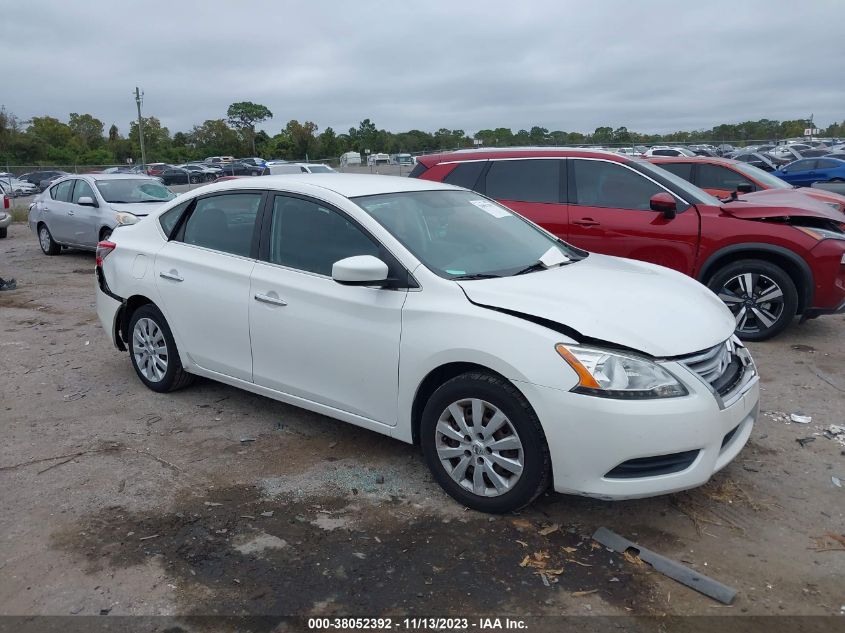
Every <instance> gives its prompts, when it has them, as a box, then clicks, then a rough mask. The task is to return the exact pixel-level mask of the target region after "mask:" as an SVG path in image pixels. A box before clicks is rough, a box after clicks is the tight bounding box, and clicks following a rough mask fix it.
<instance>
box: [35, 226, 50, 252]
mask: <svg viewBox="0 0 845 633" xmlns="http://www.w3.org/2000/svg"><path fill="white" fill-rule="evenodd" d="M38 241H39V242H41V250H42V251H44V252H45V253H46V252H47V251H49V250H50V232H49V231H48V230H47V227H46V226H42V227H41V230H40V231H38Z"/></svg>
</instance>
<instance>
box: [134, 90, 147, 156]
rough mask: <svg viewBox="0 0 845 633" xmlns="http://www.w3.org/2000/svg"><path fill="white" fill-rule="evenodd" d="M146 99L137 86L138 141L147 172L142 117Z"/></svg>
mask: <svg viewBox="0 0 845 633" xmlns="http://www.w3.org/2000/svg"><path fill="white" fill-rule="evenodd" d="M143 99H144V93H143V92H141V91H140V90H138V86H135V103H136V104H137V106H138V140H139V142H140V143H141V165H142V167H143V169H144V171H146V169H147V152H146V151H145V150H144V118H143V117H142V116H141V101H143Z"/></svg>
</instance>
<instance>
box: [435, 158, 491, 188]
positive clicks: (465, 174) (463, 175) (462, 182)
mask: <svg viewBox="0 0 845 633" xmlns="http://www.w3.org/2000/svg"><path fill="white" fill-rule="evenodd" d="M486 164H487V161H473V162H469V163H458V164H457V165H456V166H455V168H454V169H453V170H452V171H450V172H449V173H448V174H447V175H446V177H445V178H444V179H443V182H445V183H448V184H450V185H455V186H456V187H465V188H466V189H475V190H478V189H479V187H476V185H477V184H478V178H479V176H481V172H482V171H484V165H486Z"/></svg>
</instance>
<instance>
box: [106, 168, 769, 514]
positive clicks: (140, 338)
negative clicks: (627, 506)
mask: <svg viewBox="0 0 845 633" xmlns="http://www.w3.org/2000/svg"><path fill="white" fill-rule="evenodd" d="M503 154H504V155H503V156H497V157H492V156H490V155H477V156H469V157H466V159H465V158H464V157H462V156H460V155H457V156H456V155H454V154H453V155H451V156H445V157H441V158H442V159H443V161H442V162H436V163H435V162H431V161H430V162H429V164H428V165H426V166H425V170H424V171H425V173H419V174H417V175H423V176H426V175H427V176H436V175H440V176H443V179H446V180H448V179H449V178H448V177H449V175H450V174H453V173H454V172H459V173H460V178H458V179H459V180H461V181H462V183H468V184H474V183H475V182H481V183H482V184H481V188H482V189H483V190H486V191H487V194H488V196H494V197H495V196H497V195H502V194H504V193H505V191H506V190H509V191H510V193H508V195H507V196H506V197H508V198H514V197H515V198H516V199H520V198H523V199H526V198H527V199H530V200H533V201H534V202H526V203H514V204H515V206H520V210H521V211H522V212H525V211H526V210H530V208H532V205H534V207H540V206H543V205H544V204H545V205H546V206H547V207H549V213H551V214H560V213H561V200H560V197H559V195H560V193H561V192H566V191H567V186H566V185H565V184H563V183H567V182H568V174H573V177H574V181H573V189H572V192H573V193H575V190H576V189H575V188H576V187H577V192H578V196H581V198H579V199H581V200H583V201H589V202H590V203H591V204H593V205H594V206H593V209H599V208H600V207H601V204H602V199H601V196H620V195H624V191H630V193H629V194H628V195H630V196H634V197H636V198H637V202H636V204H637V205H638V208H639V206H641V205H642V204H643V203H642V201H641V200H640V199H639V196H645V202H644V204H645V209H646V210H644V211H635V212H634V213H632V214H630V215H635V214H637V213H641V214H642V216H643V218H647V219H648V220H647V221H649V222H652V223H655V224H662V225H664V226H667V227H670V228H669V231H670V232H671V233H673V234H675V236H676V237H675V242H676V245H675V246H674V247H666V248H664V250H665V251H667V252H669V251H673V250H677V251H684V252H686V251H688V250H689V249H690V248H691V245H689V244H686V242H687V241H688V238H687V237H686V233H687V231H691V230H692V226H693V225H694V224H696V223H697V219H696V218H697V217H698V214H699V213H700V211H699V209H698V207H699V205H702V206H706V205H708V204H711V199H710V198H709V196H708V195H707V194H705V193H704V192H701V191H700V190H698V189H696V188H695V187H694V186H693V185H690V184H688V183H685V182H684V181H682V180H681V179H679V178H677V177H675V176H672V175H671V174H668V172H664V171H663V170H661V169H660V168H658V167H655V166H653V165H650V164H649V163H646V162H644V161H636V163H634V162H631V163H628V162H623V161H630V159H624V158H622V157H620V156H618V155H612V154H608V155H607V156H615V157H616V158H615V159H610V158H607V157H606V156H605V155H596V154H595V153H592V154H587V153H584V154H583V155H582V156H580V157H578V158H576V156H575V155H574V154H573V155H569V156H568V157H562V156H560V155H559V154H554V155H551V156H549V157H547V159H543V160H522V158H524V157H525V156H524V155H522V154H519V153H513V152H511V153H509V154H510V155H507V154H508V153H507V152H503ZM514 159H516V160H514ZM570 162H571V164H567V163H570ZM418 167H420V165H418ZM617 168H618V169H620V170H622V172H619V173H622V174H623V175H622V176H621V178H622V179H623V182H614V181H613V177H614V176H617V175H618V174H617V173H616V172H615V171H614V170H615V169H617ZM508 172H510V173H508ZM628 172H630V175H629V174H628ZM473 174H475V175H474V176H473ZM606 177H607V178H606ZM640 177H641V178H642V181H639V180H637V179H636V178H640ZM561 178H562V179H561ZM438 179H440V178H429V179H413V178H398V177H391V176H376V175H349V174H313V175H312V174H308V175H306V174H300V175H287V176H278V177H275V176H271V177H266V178H256V179H246V178H245V179H238V180H232V181H229V182H223V183H219V184H214V185H210V186H208V187H204V188H202V189H198V190H195V191H193V192H190V193H187V194H184V195H182V196H180V197H179V198H178V199H176V200H173V201H172V202H169V203H165V204H164V205H163V206H162V207H161V208H160V209H158V210H157V211H155V212H153V213H152V215H151V217H148V218H146V219H143V220H141V221H138V222H136V223H134V224H126V225H123V226H120V227H119V228H117V229H116V230H115V231H114V233H113V234H112V235H111V238H110V239H109V240H104V241H101V242H100V243H99V244H98V247H97V258H96V262H97V263H96V276H97V282H98V283H97V290H96V295H97V299H96V303H97V312H98V315H99V318H100V322H101V324H102V326H103V328H104V329H105V331H106V332H107V334H108V336H109V338H110V340H111V341H112V342H113V343H114V345H115V346H116V347H117V348H118V349H119V350H123V351H127V352H128V357H129V361H130V363H131V365H132V367H133V368H134V370H135V372H136V374H137V376H138V378H139V380H140V381H141V382H142V383H143V384H144V385H146V386H147V387H149V388H150V389H152V390H154V391H157V392H168V391H172V390H174V389H179V388H183V387H186V386H187V385H189V384H190V383H191V382H192V379H193V378H194V377H195V376H204V377H207V378H209V379H212V380H217V381H220V382H223V383H226V384H229V385H232V386H235V387H238V388H241V389H245V390H247V391H250V392H253V393H257V394H261V395H264V396H267V397H270V398H274V399H277V400H280V401H283V402H287V403H290V404H293V405H296V406H299V407H303V408H305V409H309V410H311V411H315V412H318V413H322V414H324V415H328V416H331V417H335V418H337V419H340V420H343V421H346V422H349V423H352V424H355V425H358V426H361V427H364V428H366V429H370V430H373V431H375V432H378V433H383V434H386V435H389V436H391V437H394V438H397V439H399V440H402V441H405V442H413V443H417V444H419V445H420V446H421V447H422V451H423V454H424V456H425V460H426V462H427V464H428V466H429V468H430V469H431V472H432V474H433V476H434V478H435V479H436V481H438V482H439V483H440V485H441V486H442V487H443V488H444V489H445V490H446V492H448V493H449V494H450V495H452V496H453V497H454V498H455V499H457V500H458V502H459V503H460V504H461V505H464V506H468V507H471V508H474V509H476V510H481V511H486V512H507V511H511V510H516V509H518V508H520V507H522V506H525V505H526V504H528V503H530V502H531V501H532V500H533V499H534V498H536V497H537V496H538V495H540V494H541V493H542V492H544V491H545V490H546V489H547V488H548V487H549V486H550V485H551V486H552V487H553V488H554V489H555V490H556V491H559V492H564V493H573V494H579V495H587V496H591V497H598V498H601V499H624V498H634V497H643V496H649V495H655V494H662V493H668V492H674V491H677V490H683V489H686V488H690V487H694V486H698V485H701V484H703V483H704V482H706V481H707V480H708V479H709V478H710V477H711V476H712V475H713V473H715V472H717V471H718V470H720V469H722V468H724V467H725V466H726V465H727V464H728V463H730V462H731V461H732V460H733V459H734V458H735V457H736V456H737V455H738V453H739V452H740V451H741V449H742V447H743V446H744V445H745V443H746V442H747V440H748V438H749V435H750V434H751V430H752V427H753V425H754V422H755V420H756V418H757V416H758V413H759V405H758V400H759V377H758V373H757V369H756V367H755V365H754V362H753V361H752V359H751V356H750V354H749V353H748V351H747V350H746V349H745V347H744V346H743V344H742V343H741V342H740V340H738V339H737V338H736V337H735V336H734V334H733V333H734V329H735V328H736V326H737V323H736V321H735V319H734V317H733V316H732V314H731V312H730V311H729V310H728V309H727V308H726V307H725V305H724V304H723V303H722V302H721V301H719V300H718V298H717V297H716V296H715V295H714V294H712V293H710V292H708V291H707V290H706V289H704V288H703V287H702V286H701V285H700V284H698V283H697V282H695V281H694V280H693V279H691V278H689V277H688V276H685V275H681V274H679V273H677V272H674V271H671V270H669V269H667V268H665V267H663V266H656V265H653V264H649V263H644V262H637V261H633V260H631V259H620V258H615V257H607V256H604V255H600V254H596V253H590V252H587V251H585V250H582V249H580V248H577V247H575V246H570V245H569V244H567V243H565V242H564V241H562V240H560V239H558V237H556V236H555V235H553V234H551V233H549V232H547V231H545V230H542V229H541V228H539V227H538V226H537V225H535V224H534V223H532V222H529V221H527V220H526V219H525V218H524V217H522V216H520V215H518V214H516V213H514V212H513V211H511V210H510V209H508V208H506V207H505V206H502V205H500V204H498V203H497V202H495V201H494V200H491V199H490V198H489V197H486V196H484V195H482V194H479V193H476V192H474V191H468V190H466V189H462V188H458V187H455V186H451V185H448V184H442V183H439V182H434V180H438ZM604 180H607V182H608V183H609V184H605V183H604V182H603V181H604ZM562 184H563V186H561V185H562ZM618 185H622V186H623V187H622V189H620V188H619V187H618ZM654 185H657V187H658V189H659V190H660V191H659V193H657V194H654V195H651V190H652V189H653V188H654ZM608 186H609V187H610V188H611V189H612V191H610V190H608ZM532 192H533V193H532ZM670 192H671V193H670ZM565 195H566V194H565ZM649 196H651V197H649ZM681 196H682V197H683V200H684V201H687V202H682V201H681V199H680V198H681ZM549 197H552V198H554V202H553V203H552V204H548V202H549V201H548V200H546V198H549ZM616 199H618V198H616ZM616 199H615V200H616ZM608 200H609V199H605V201H608ZM509 204H510V203H509ZM563 204H564V206H565V202H564V203H563ZM649 204H651V205H652V206H655V207H657V209H658V210H657V211H656V212H650V211H648V210H647V209H648V208H649V207H648V205H649ZM717 204H718V203H717V201H716V202H715V203H713V205H714V206H716V205H717ZM608 210H609V209H608ZM592 212H593V211H592V210H591V211H590V213H592ZM527 215H529V216H530V215H531V213H528V214H527ZM549 217H551V216H549ZM584 224H586V222H585V223H584ZM673 226H674V227H677V228H676V229H675V228H671V227H673ZM655 241H656V240H643V241H642V244H643V246H644V247H646V248H650V249H651V248H654V242H655ZM139 262H141V263H140V264H139ZM761 283H762V282H761ZM764 291H765V292H766V293H770V292H771V289H764ZM761 301H762V299H761ZM200 315H201V318H199V317H200Z"/></svg>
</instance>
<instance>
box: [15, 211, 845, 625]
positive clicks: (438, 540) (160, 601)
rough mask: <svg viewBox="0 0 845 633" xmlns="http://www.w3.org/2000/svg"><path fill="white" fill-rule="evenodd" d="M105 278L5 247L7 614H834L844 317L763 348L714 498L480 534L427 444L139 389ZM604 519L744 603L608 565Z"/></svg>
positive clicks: (207, 391) (579, 514) (25, 240)
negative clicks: (737, 439)
mask: <svg viewBox="0 0 845 633" xmlns="http://www.w3.org/2000/svg"><path fill="white" fill-rule="evenodd" d="M93 265H94V262H93V256H92V255H91V254H90V253H82V252H70V251H67V252H64V253H63V254H62V255H61V256H58V257H45V256H44V255H42V254H41V252H40V250H39V248H38V245H37V242H36V239H35V238H34V236H33V235H32V234H30V232H29V231H28V230H27V228H26V226H25V225H20V224H18V225H13V226H12V227H11V230H10V236H9V238H8V239H5V240H0V276H3V277H16V278H17V280H18V290H16V291H11V292H3V293H0V315H2V316H0V419H2V439H3V441H2V445H0V508H2V511H0V614H6V615H8V614H18V615H31V614H55V615H66V614H98V613H100V612H101V610H105V611H103V612H104V613H110V614H112V615H120V614H171V615H174V614H175V615H189V614H210V613H226V614H239V613H248V614H299V615H303V614H359V615H368V616H374V615H379V614H394V615H398V614H407V613H412V614H418V615H432V614H440V615H446V614H489V613H491V612H492V613H493V614H495V615H502V614H512V615H527V614H561V613H562V614H578V615H582V614H583V615H586V614H593V615H597V614H610V615H614V614H636V615H662V614H669V615H671V614H698V615H714V614H719V615H728V614H740V613H742V614H746V613H747V614H765V615H772V614H777V615H809V614H814V615H834V614H839V613H840V610H841V609H843V605H845V595H843V594H845V592H843V584H842V579H843V577H845V551H842V549H843V548H844V547H845V545H843V541H842V539H843V537H842V536H841V535H842V534H843V533H845V524H843V509H845V488H840V487H837V486H836V485H835V483H834V482H835V481H836V478H839V479H841V480H842V481H845V445H843V440H842V437H841V436H840V437H839V438H838V439H837V438H833V439H828V438H827V437H825V436H824V435H823V432H824V430H825V429H826V428H828V427H829V425H831V424H845V375H843V371H842V368H843V366H845V364H843V362H844V361H845V343H843V341H845V337H843V334H845V317H843V316H841V315H840V316H831V317H825V318H821V319H817V320H815V321H811V322H808V323H806V324H804V325H801V326H799V325H797V324H796V325H794V326H793V327H791V328H790V329H789V330H788V331H787V332H786V333H785V335H783V336H781V337H780V338H778V339H777V340H775V341H771V342H767V343H761V344H752V345H751V346H750V347H751V349H752V351H753V353H754V356H755V359H756V360H757V362H758V365H759V367H760V371H761V375H762V387H763V401H762V408H763V410H764V411H765V414H764V415H763V416H762V417H761V419H760V420H759V422H758V424H757V426H756V427H755V429H754V431H753V433H752V437H751V441H750V442H749V445H748V446H747V448H746V449H745V450H744V451H743V452H742V453H741V454H740V456H739V458H738V459H737V460H736V461H735V462H734V463H733V464H731V465H730V466H729V467H728V468H726V469H725V470H724V471H723V472H722V473H720V474H719V475H717V476H716V477H715V478H714V479H713V480H712V481H711V482H710V483H709V484H708V485H706V486H704V487H702V488H699V489H697V490H693V491H689V492H686V493H683V494H678V495H671V496H664V497H659V498H655V499H646V500H639V501H628V502H616V503H607V502H601V501H596V500H590V499H583V498H574V497H566V496H562V495H557V494H553V493H549V494H547V495H545V496H543V497H541V499H540V500H539V501H538V502H537V503H536V504H535V505H534V506H533V507H532V508H530V509H529V510H527V511H525V512H523V513H521V514H520V515H518V516H503V517H488V516H486V515H482V514H478V513H475V512H471V511H465V510H464V509H463V508H461V507H458V506H457V505H456V504H455V503H454V502H453V501H452V500H451V499H449V498H447V497H446V496H445V495H444V494H443V493H441V492H440V490H439V488H438V487H437V486H436V484H434V482H433V481H432V480H431V478H430V477H429V475H428V473H427V471H426V469H425V467H424V465H423V463H422V460H421V457H420V455H419V452H418V450H417V449H415V448H414V447H411V446H407V445H404V444H401V443H399V442H397V441H394V440H390V439H388V438H385V437H382V436H379V435H376V434H373V433H370V432H367V431H364V430H362V429H358V428H355V427H352V426H350V425H345V424H343V423H341V422H337V421H334V420H331V419H328V418H325V417H322V416H320V415H316V414H312V413H308V412H305V411H302V410H299V409H296V408H294V407H290V406H287V405H284V404H281V403H277V402H275V401H272V400H268V399H266V398H262V397H259V396H254V395H251V394H247V393H244V392H241V391H238V390H236V389H233V388H230V387H227V386H223V385H220V384H216V383H213V382H210V381H204V380H203V381H198V382H197V384H195V385H194V386H193V387H191V388H189V389H186V390H184V391H181V392H178V393H175V394H170V395H160V394H156V393H153V392H151V391H148V390H147V389H145V388H144V387H143V385H142V384H141V383H140V381H138V380H137V378H136V377H135V375H134V373H133V371H132V369H131V366H130V363H129V360H128V358H127V356H126V354H124V353H121V352H118V351H117V350H116V349H114V348H113V347H112V346H111V344H110V343H109V340H108V338H107V336H106V335H105V334H104V332H103V331H102V330H101V328H100V326H99V323H98V322H97V318H96V315H95V312H94V307H93V302H94V293H93V290H94V277H93V274H92V270H93ZM794 412H801V413H804V414H807V415H810V416H812V422H811V423H810V424H806V425H804V424H795V423H790V422H788V414H790V413H794ZM799 439H806V440H808V441H806V442H804V443H803V445H802V444H801V443H799V442H798V441H797V440H799ZM599 526H606V527H608V528H610V529H612V530H615V531H616V532H618V533H620V534H622V535H624V536H626V537H627V538H629V539H631V540H633V541H636V542H638V543H640V544H641V545H643V546H645V547H648V548H650V549H652V550H654V551H657V552H659V553H662V554H664V555H665V556H668V557H671V558H673V559H675V560H681V561H683V562H684V563H685V564H687V565H689V566H690V567H692V568H694V569H696V570H698V571H700V572H702V573H704V574H707V575H710V576H711V577H713V578H715V579H718V580H720V581H721V582H723V583H726V584H728V585H731V586H733V587H735V588H736V589H737V590H738V592H739V594H738V597H737V600H736V602H735V603H734V605H733V606H730V607H725V606H722V605H719V604H717V603H715V602H714V601H712V600H710V599H708V598H706V597H704V596H702V595H700V594H697V593H695V592H693V591H691V590H689V589H687V588H685V587H683V586H681V585H679V584H677V583H675V582H673V581H671V580H668V579H666V578H664V577H662V576H660V575H659V574H657V573H655V572H653V571H651V570H650V569H649V568H648V567H647V566H644V565H642V564H638V561H637V559H630V558H625V557H622V556H619V555H616V554H612V553H610V552H608V551H606V550H604V549H603V548H601V547H599V546H597V544H595V543H594V542H592V541H591V539H590V538H589V537H590V535H591V534H592V533H593V531H594V530H595V529H596V528H598V527H599ZM544 528H547V529H544ZM833 537H836V538H833ZM836 539H840V540H839V541H837V540H836ZM526 557H527V558H526ZM585 592H586V593H585Z"/></svg>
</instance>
